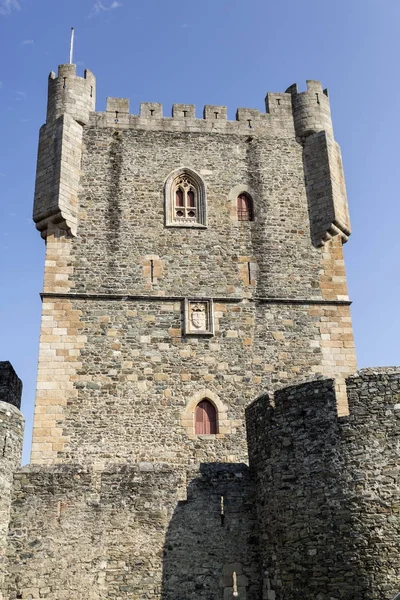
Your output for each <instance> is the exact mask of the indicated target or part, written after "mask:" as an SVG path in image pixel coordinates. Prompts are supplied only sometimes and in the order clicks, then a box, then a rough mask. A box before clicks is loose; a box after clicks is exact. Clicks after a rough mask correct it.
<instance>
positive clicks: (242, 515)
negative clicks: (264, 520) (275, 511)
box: [161, 463, 261, 600]
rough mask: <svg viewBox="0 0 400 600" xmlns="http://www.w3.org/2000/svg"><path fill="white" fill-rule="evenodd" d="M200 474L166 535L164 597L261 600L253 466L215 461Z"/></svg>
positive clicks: (176, 598)
mask: <svg viewBox="0 0 400 600" xmlns="http://www.w3.org/2000/svg"><path fill="white" fill-rule="evenodd" d="M196 474H197V476H196V477H195V478H194V479H193V480H192V481H191V482H190V483H189V485H188V488H187V499H186V500H183V501H180V502H178V505H177V507H176V509H175V511H174V514H173V517H172V519H171V521H170V524H169V527H168V530H167V533H166V538H165V546H164V553H163V554H164V555H163V577H162V595H161V597H162V598H163V600H190V599H193V600H194V599H196V600H199V599H204V600H206V599H207V600H221V599H222V598H224V600H230V599H233V598H236V597H237V598H238V599H239V600H245V599H247V600H259V598H260V597H261V582H260V568H259V553H258V536H257V529H256V507H255V501H254V497H253V488H252V482H251V480H250V475H249V470H248V467H247V466H246V465H244V464H226V463H209V464H202V465H200V470H199V471H198V470H197V472H196ZM188 475H190V474H188ZM236 593H237V595H236Z"/></svg>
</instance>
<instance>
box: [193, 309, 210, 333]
mask: <svg viewBox="0 0 400 600" xmlns="http://www.w3.org/2000/svg"><path fill="white" fill-rule="evenodd" d="M190 323H191V325H193V327H194V328H195V329H198V330H201V331H205V330H206V329H207V314H206V305H205V304H194V305H193V306H192V307H191V311H190Z"/></svg>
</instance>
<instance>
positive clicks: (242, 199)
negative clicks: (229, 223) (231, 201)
mask: <svg viewBox="0 0 400 600" xmlns="http://www.w3.org/2000/svg"><path fill="white" fill-rule="evenodd" d="M236 207H237V218H238V221H253V219H254V212H253V200H252V198H251V196H250V195H249V194H247V193H246V192H243V193H242V194H239V196H238V197H237V200H236Z"/></svg>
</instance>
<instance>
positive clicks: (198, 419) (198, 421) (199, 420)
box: [194, 400, 217, 435]
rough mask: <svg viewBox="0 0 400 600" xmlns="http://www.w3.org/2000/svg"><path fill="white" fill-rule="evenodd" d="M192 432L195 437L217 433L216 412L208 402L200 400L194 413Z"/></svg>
mask: <svg viewBox="0 0 400 600" xmlns="http://www.w3.org/2000/svg"><path fill="white" fill-rule="evenodd" d="M194 431H195V434H196V435H202V434H203V435H207V434H208V435H210V434H215V433H217V411H216V409H215V406H214V405H213V404H211V402H209V401H208V400H201V402H199V403H198V405H197V406H196V410H195V413H194Z"/></svg>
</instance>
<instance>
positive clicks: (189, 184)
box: [165, 169, 206, 227]
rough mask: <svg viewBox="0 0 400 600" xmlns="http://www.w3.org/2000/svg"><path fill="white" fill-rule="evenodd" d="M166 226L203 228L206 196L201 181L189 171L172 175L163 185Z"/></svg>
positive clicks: (182, 170) (180, 170)
mask: <svg viewBox="0 0 400 600" xmlns="http://www.w3.org/2000/svg"><path fill="white" fill-rule="evenodd" d="M165 211H166V219H165V222H166V225H172V226H178V227H179V226H181V227H196V226H197V227H205V225H206V195H205V187H204V183H203V181H202V179H201V178H200V176H199V175H197V173H194V172H193V171H191V170H190V169H179V171H175V172H174V173H172V174H171V175H170V176H169V177H168V179H167V182H166V184H165Z"/></svg>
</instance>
